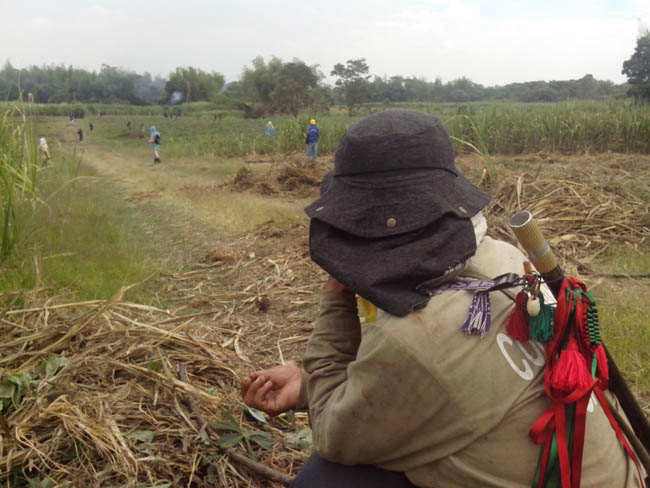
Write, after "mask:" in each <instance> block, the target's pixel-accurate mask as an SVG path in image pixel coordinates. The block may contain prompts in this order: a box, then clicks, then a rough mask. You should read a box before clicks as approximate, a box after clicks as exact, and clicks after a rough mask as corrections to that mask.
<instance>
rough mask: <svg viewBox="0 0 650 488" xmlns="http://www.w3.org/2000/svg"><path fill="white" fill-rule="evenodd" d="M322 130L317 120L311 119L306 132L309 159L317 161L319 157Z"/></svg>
mask: <svg viewBox="0 0 650 488" xmlns="http://www.w3.org/2000/svg"><path fill="white" fill-rule="evenodd" d="M319 132H320V130H319V129H318V126H317V125H316V121H315V120H314V119H311V120H310V121H309V126H308V127H307V133H306V134H305V144H306V146H307V149H306V156H307V157H308V158H309V159H313V160H314V161H316V159H318V135H319Z"/></svg>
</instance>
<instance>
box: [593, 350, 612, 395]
mask: <svg viewBox="0 0 650 488" xmlns="http://www.w3.org/2000/svg"><path fill="white" fill-rule="evenodd" d="M595 352H596V360H597V361H598V376H599V377H600V379H601V381H602V382H603V383H604V385H605V389H606V388H607V385H608V383H609V366H608V364H607V356H606V355H605V348H604V347H603V345H602V344H600V345H598V347H597V348H596V351H595Z"/></svg>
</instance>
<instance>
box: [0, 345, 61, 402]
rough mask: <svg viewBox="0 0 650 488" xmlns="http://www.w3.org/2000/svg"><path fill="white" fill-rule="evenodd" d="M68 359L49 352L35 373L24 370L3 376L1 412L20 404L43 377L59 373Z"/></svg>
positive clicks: (0, 396)
mask: <svg viewBox="0 0 650 488" xmlns="http://www.w3.org/2000/svg"><path fill="white" fill-rule="evenodd" d="M67 364H68V360H67V359H66V358H64V357H63V356H57V355H56V354H48V355H47V359H46V360H45V361H44V362H43V363H42V364H40V365H39V366H38V367H36V368H34V372H33V373H28V372H23V373H19V374H16V375H11V376H7V377H5V378H3V379H2V380H1V381H0V412H8V411H9V410H11V409H15V408H17V407H18V405H20V402H21V401H22V400H23V397H24V396H25V394H26V393H27V391H29V389H30V388H33V387H34V386H36V385H37V384H38V382H39V381H40V380H41V379H44V378H52V377H53V376H55V375H56V374H58V373H59V371H61V370H62V369H63V368H64V367H65V366H66V365H67Z"/></svg>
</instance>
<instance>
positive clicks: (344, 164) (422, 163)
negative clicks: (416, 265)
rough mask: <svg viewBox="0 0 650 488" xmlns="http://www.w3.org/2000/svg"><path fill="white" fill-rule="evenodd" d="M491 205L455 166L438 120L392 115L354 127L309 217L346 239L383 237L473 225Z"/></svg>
mask: <svg viewBox="0 0 650 488" xmlns="http://www.w3.org/2000/svg"><path fill="white" fill-rule="evenodd" d="M489 201H490V196H489V195H488V194H487V193H484V192H483V191H481V190H480V189H479V188H477V187H476V186H475V185H473V184H472V183H470V182H469V181H468V180H467V179H466V178H465V177H464V176H463V175H462V174H461V173H460V172H459V171H458V169H457V168H456V166H455V164H454V153H453V147H452V145H451V141H450V140H449V136H448V135H447V132H446V131H445V129H444V127H443V125H442V123H441V122H440V120H439V119H437V118H436V117H433V116H431V115H428V114H424V113H420V112H415V111H409V110H389V111H386V112H381V113H378V114H375V115H371V116H370V117H367V118H365V119H363V120H361V121H359V122H357V123H355V124H353V125H351V126H350V127H349V128H348V130H347V131H346V132H345V134H344V135H343V136H342V138H341V142H340V145H339V148H338V149H337V151H336V154H335V157H334V170H333V171H331V172H330V173H328V174H327V175H325V177H324V178H323V181H322V183H321V190H320V198H319V199H318V200H316V201H315V202H314V203H312V204H311V205H309V206H308V207H307V208H306V209H305V212H306V213H307V215H308V216H309V217H311V218H312V219H317V220H320V221H322V222H325V223H327V224H329V225H331V226H333V227H336V228H337V229H341V230H343V231H345V232H347V233H350V234H353V235H356V236H360V237H366V238H380V237H387V236H391V235H397V234H402V233H406V232H411V231H414V230H417V229H420V228H422V227H425V226H427V225H428V224H431V223H432V222H435V221H436V220H438V219H439V218H440V217H442V216H443V215H446V214H451V215H455V216H456V217H458V218H461V219H463V218H464V219H469V218H471V217H472V216H474V215H476V214H477V213H478V212H479V211H480V210H481V209H483V208H484V207H485V206H486V205H487V204H488V202H489Z"/></svg>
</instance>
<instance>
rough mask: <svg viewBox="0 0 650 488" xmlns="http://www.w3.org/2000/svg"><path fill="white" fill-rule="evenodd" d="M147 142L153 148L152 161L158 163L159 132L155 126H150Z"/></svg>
mask: <svg viewBox="0 0 650 488" xmlns="http://www.w3.org/2000/svg"><path fill="white" fill-rule="evenodd" d="M148 142H149V144H151V149H152V150H153V163H154V164H157V163H160V133H159V132H158V131H157V130H156V127H155V126H153V125H152V126H151V135H150V136H149V141H148Z"/></svg>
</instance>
